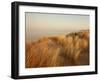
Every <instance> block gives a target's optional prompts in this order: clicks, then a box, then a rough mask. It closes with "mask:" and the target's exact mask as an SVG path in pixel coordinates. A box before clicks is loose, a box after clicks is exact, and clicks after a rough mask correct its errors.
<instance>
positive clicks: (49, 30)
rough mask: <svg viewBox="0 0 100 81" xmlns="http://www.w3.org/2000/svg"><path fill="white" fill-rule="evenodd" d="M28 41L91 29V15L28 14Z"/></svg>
mask: <svg viewBox="0 0 100 81" xmlns="http://www.w3.org/2000/svg"><path fill="white" fill-rule="evenodd" d="M25 16H26V41H28V42H31V41H35V40H38V39H39V38H41V37H44V36H45V37H46V36H56V35H66V34H67V33H69V32H74V31H79V30H86V29H89V24H90V23H89V21H90V19H89V15H74V14H48V13H28V12H27V13H26V15H25Z"/></svg>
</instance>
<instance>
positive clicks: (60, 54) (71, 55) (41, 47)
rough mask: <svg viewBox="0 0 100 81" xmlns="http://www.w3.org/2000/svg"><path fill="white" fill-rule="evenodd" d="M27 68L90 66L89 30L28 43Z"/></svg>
mask: <svg viewBox="0 0 100 81" xmlns="http://www.w3.org/2000/svg"><path fill="white" fill-rule="evenodd" d="M25 50H26V53H25V67H26V68H35V67H56V66H76V65H89V30H82V31H79V32H72V33H69V34H67V35H59V36H54V37H53V36H52V37H43V38H40V39H39V40H38V41H36V42H31V43H26V49H25Z"/></svg>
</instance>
